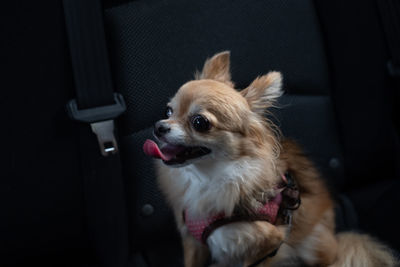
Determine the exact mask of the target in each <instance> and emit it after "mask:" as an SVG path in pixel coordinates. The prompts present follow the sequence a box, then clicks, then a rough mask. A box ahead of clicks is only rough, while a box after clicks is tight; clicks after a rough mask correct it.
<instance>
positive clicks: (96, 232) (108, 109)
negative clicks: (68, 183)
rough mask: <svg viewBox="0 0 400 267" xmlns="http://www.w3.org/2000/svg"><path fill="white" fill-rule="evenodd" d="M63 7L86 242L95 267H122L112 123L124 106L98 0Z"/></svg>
mask: <svg viewBox="0 0 400 267" xmlns="http://www.w3.org/2000/svg"><path fill="white" fill-rule="evenodd" d="M63 5H64V14H65V23H66V29H67V34H68V40H69V46H70V54H71V62H72V68H73V74H74V81H75V88H76V99H72V100H71V101H69V102H68V104H67V110H68V114H69V116H70V117H71V118H72V119H74V120H76V121H79V122H82V123H80V124H78V126H79V127H78V128H79V140H80V148H81V151H80V155H79V156H80V162H81V169H82V172H83V173H82V176H83V191H84V196H83V197H84V202H85V210H86V214H85V216H86V220H85V223H86V226H87V227H86V228H87V232H88V238H89V242H90V245H91V248H92V249H93V252H94V255H95V258H96V262H97V264H98V265H99V266H104V267H126V266H127V263H128V256H129V243H128V233H127V232H128V230H127V214H126V212H127V210H126V200H125V198H124V186H123V179H122V172H121V162H120V157H119V153H118V146H117V141H116V137H115V135H114V119H115V118H117V117H118V116H119V115H120V114H122V113H123V112H124V111H125V109H126V107H125V102H124V99H123V97H122V96H121V95H120V94H118V93H115V92H114V91H113V85H112V79H111V72H110V66H109V62H108V55H107V48H106V40H105V33H104V25H103V11H102V7H101V3H100V0H63ZM89 125H90V126H89ZM93 133H95V134H96V135H97V141H96V138H95V135H94V134H93ZM99 146H100V152H99ZM98 265H96V266H98Z"/></svg>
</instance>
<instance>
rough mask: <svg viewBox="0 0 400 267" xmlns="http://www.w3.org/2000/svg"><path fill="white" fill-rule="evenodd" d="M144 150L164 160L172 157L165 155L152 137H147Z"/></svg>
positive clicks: (147, 153)
mask: <svg viewBox="0 0 400 267" xmlns="http://www.w3.org/2000/svg"><path fill="white" fill-rule="evenodd" d="M143 151H144V153H145V154H146V155H148V156H150V157H153V158H157V159H162V160H166V161H167V160H169V159H171V157H170V156H168V155H164V154H163V153H162V152H161V150H160V148H159V147H158V145H157V144H156V143H155V142H154V141H153V140H150V139H147V140H146V142H144V144H143Z"/></svg>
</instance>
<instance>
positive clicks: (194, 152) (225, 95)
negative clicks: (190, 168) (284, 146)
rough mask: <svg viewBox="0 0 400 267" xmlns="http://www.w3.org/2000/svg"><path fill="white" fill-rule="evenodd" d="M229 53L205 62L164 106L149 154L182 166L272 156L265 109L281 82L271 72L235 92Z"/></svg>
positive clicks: (147, 149)
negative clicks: (194, 75)
mask: <svg viewBox="0 0 400 267" xmlns="http://www.w3.org/2000/svg"><path fill="white" fill-rule="evenodd" d="M229 69H230V53H229V52H222V53H219V54H216V55H215V56H213V57H212V58H211V59H208V60H207V61H206V62H205V64H204V67H203V70H202V72H201V73H198V74H196V79H195V80H193V81H190V82H188V83H186V84H184V85H183V86H182V87H181V88H180V89H179V91H178V92H177V93H176V95H175V96H174V97H173V98H172V99H171V101H170V102H169V103H168V104H167V107H166V111H165V118H164V119H163V120H160V121H158V122H157V123H156V124H155V126H154V135H155V136H156V138H157V139H158V140H159V141H160V148H159V147H158V146H157V145H156V144H155V143H154V142H150V141H148V142H146V143H145V146H144V150H145V152H146V153H147V154H148V155H151V156H154V157H158V158H161V159H163V161H164V163H165V164H167V165H171V166H175V167H180V166H184V165H187V164H190V163H197V162H205V161H207V160H211V161H217V160H234V159H237V158H240V157H246V156H249V157H252V156H264V157H265V156H267V157H274V156H276V144H277V142H276V137H275V135H274V133H273V131H272V129H271V126H270V123H268V122H267V120H266V119H265V116H264V115H265V112H266V110H267V109H268V108H269V107H271V106H273V104H274V103H275V100H276V99H277V98H278V97H279V96H280V95H281V94H282V90H281V84H282V77H281V74H280V73H279V72H270V73H268V74H266V75H264V76H261V77H258V78H257V79H255V80H254V81H253V82H252V83H251V84H250V85H249V86H248V87H247V88H246V89H244V90H242V91H240V92H238V91H236V90H235V89H234V87H233V82H232V81H231V75H230V70H229Z"/></svg>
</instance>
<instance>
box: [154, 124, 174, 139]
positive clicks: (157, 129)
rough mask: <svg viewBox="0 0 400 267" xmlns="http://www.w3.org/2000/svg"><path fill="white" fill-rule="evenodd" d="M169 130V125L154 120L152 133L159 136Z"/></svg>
mask: <svg viewBox="0 0 400 267" xmlns="http://www.w3.org/2000/svg"><path fill="white" fill-rule="evenodd" d="M169 131H171V128H170V127H169V125H166V124H165V123H163V122H161V121H158V122H156V124H155V125H154V134H155V135H156V136H157V137H161V136H163V135H165V134H166V133H168V132H169Z"/></svg>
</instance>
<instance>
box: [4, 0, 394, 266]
mask: <svg viewBox="0 0 400 267" xmlns="http://www.w3.org/2000/svg"><path fill="white" fill-rule="evenodd" d="M103 5H104V9H105V31H106V35H107V40H108V48H109V56H110V61H111V66H112V72H113V78H114V85H115V88H116V90H117V91H119V92H121V93H122V94H123V95H124V97H125V99H126V102H127V104H128V111H127V113H126V114H125V115H124V116H123V117H121V118H120V119H119V121H118V126H119V132H120V141H121V142H120V144H121V148H122V155H121V159H122V163H123V168H124V181H125V183H124V189H125V194H124V198H125V200H126V204H127V209H126V210H124V211H123V212H126V214H127V215H128V229H127V232H126V236H128V237H129V262H130V264H131V265H140V264H144V262H146V263H147V264H150V266H179V260H177V259H178V258H179V240H178V238H177V236H176V233H175V230H174V229H175V228H174V225H173V221H172V219H171V215H170V213H169V211H168V209H167V208H166V207H165V204H164V203H163V202H164V201H163V198H162V197H161V196H160V193H159V192H158V190H157V189H156V187H155V185H154V184H155V183H154V174H153V172H152V167H151V163H150V162H149V160H148V159H146V158H145V157H144V155H143V154H142V153H141V150H140V147H141V144H142V141H143V140H144V139H145V138H147V137H148V136H149V134H150V132H151V125H152V124H153V122H154V121H155V120H157V118H159V117H160V116H161V114H162V111H163V110H164V103H166V100H167V99H168V97H170V96H172V94H173V92H175V91H176V90H177V88H178V87H179V85H180V84H182V83H183V82H185V81H187V80H189V79H191V77H192V74H193V73H194V71H195V70H196V69H199V68H200V67H201V66H202V63H203V61H204V59H205V58H207V57H209V56H212V55H213V54H214V53H215V52H219V51H222V50H227V49H228V50H231V51H232V74H233V79H234V80H235V82H236V83H237V85H238V87H239V88H242V87H245V86H246V85H247V84H248V83H249V82H250V81H251V80H252V79H253V78H255V77H256V76H257V75H260V74H262V73H265V72H267V71H268V70H271V69H275V70H279V71H282V72H283V75H284V77H285V90H286V92H287V94H286V95H285V96H284V98H283V99H282V102H281V104H282V107H284V108H282V109H281V110H277V111H276V116H277V117H278V119H279V125H280V126H281V127H282V128H283V131H284V133H285V134H286V135H288V136H290V137H292V138H294V139H296V140H297V141H298V142H299V143H301V144H302V145H303V146H304V148H305V150H306V152H307V153H308V154H309V155H310V157H311V158H313V159H314V160H315V162H316V163H317V166H318V168H319V169H320V170H321V172H322V173H323V174H324V176H325V177H326V179H327V182H328V184H329V185H330V186H331V188H332V191H333V192H335V194H337V195H340V196H345V197H346V201H342V202H340V201H339V203H340V204H339V205H338V206H339V209H340V212H341V213H340V214H341V215H340V218H338V222H339V226H340V228H341V229H357V230H359V231H366V232H369V233H371V234H372V235H374V236H376V237H378V238H380V239H381V240H383V241H385V242H386V243H388V244H390V245H391V246H392V247H393V248H395V249H397V250H399V249H400V243H399V240H400V239H399V233H398V230H397V226H398V224H399V220H398V216H396V215H397V214H396V212H397V210H398V208H397V206H398V204H399V203H400V202H399V200H400V199H399V194H398V192H397V191H398V188H399V166H400V164H399V130H398V129H399V128H398V127H399V117H398V116H397V115H396V112H395V109H396V108H398V106H399V104H400V103H399V89H400V88H399V87H398V84H397V83H396V79H395V78H393V77H391V76H390V75H389V74H388V72H387V68H386V64H387V62H388V60H389V59H390V53H389V50H388V46H387V43H386V39H385V34H384V30H383V27H382V23H381V20H380V17H379V12H378V9H377V6H376V2H375V1H372V0H354V1H346V0H315V1H289V0H285V1H282V0H280V1H277V0H270V1H256V0H252V1H246V2H241V1H232V2H230V1H222V0H221V1H179V0H174V1H172V0H171V1H156V0H148V1H145V0H143V1H131V2H129V1H121V0H120V1H103ZM0 66H1V67H2V68H1V75H0V77H1V79H0V84H1V85H0V86H1V90H0V108H1V109H0V110H1V114H2V118H3V121H2V125H1V126H0V133H1V140H2V141H1V149H2V153H1V161H0V162H1V165H0V167H1V169H0V203H1V204H0V212H1V213H0V216H1V217H0V218H1V220H0V265H1V266H25V265H27V264H29V265H32V264H41V265H42V266H46V265H48V266H98V265H101V261H102V259H104V258H107V257H108V259H109V261H108V262H110V261H111V262H112V260H113V255H112V254H110V255H109V256H108V255H107V251H105V252H104V253H103V254H104V255H102V256H101V257H99V256H98V252H96V251H95V249H94V247H95V246H94V245H93V240H92V241H91V239H90V238H89V235H88V232H90V229H88V224H87V221H88V218H87V211H86V210H85V208H84V207H85V204H84V202H85V196H84V195H85V193H84V189H83V181H82V172H83V166H82V164H81V153H80V146H79V134H80V132H79V130H78V128H79V127H82V126H79V125H78V124H77V123H76V122H72V121H71V120H69V119H68V117H67V115H66V113H65V104H66V102H67V101H68V100H70V99H72V98H74V96H75V93H74V82H73V76H72V67H71V61H70V55H69V48H68V42H67V35H66V30H65V23H64V15H63V8H62V2H61V1H54V0H53V1H25V0H21V1H4V2H3V3H1V4H0ZM339 200H340V198H339ZM348 201H350V204H348ZM343 203H344V204H343ZM346 203H347V204H346ZM146 204H149V205H151V206H152V207H153V208H154V212H153V213H152V214H150V216H149V215H146V214H143V210H142V209H143V206H144V205H146ZM348 211H350V212H348ZM105 216H106V214H105ZM342 217H343V218H342ZM354 217H356V219H354ZM121 244H123V242H122V243H121V242H119V240H115V244H114V243H112V242H111V243H109V244H106V246H107V245H108V246H110V247H114V248H115V246H117V248H118V246H121ZM121 249H122V250H123V249H125V248H121ZM110 251H111V250H110ZM160 262H162V265H160ZM176 262H178V263H176Z"/></svg>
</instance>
